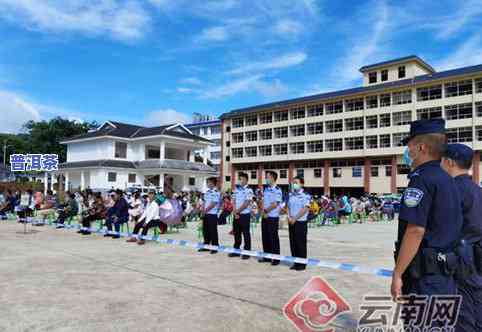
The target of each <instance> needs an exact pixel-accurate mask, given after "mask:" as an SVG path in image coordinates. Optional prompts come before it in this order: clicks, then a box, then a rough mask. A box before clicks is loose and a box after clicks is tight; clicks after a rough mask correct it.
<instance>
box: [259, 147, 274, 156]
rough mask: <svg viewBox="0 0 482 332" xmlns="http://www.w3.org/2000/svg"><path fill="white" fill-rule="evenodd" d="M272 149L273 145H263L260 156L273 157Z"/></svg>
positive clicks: (260, 148)
mask: <svg viewBox="0 0 482 332" xmlns="http://www.w3.org/2000/svg"><path fill="white" fill-rule="evenodd" d="M271 153H272V147H271V145H261V146H260V147H259V155H260V156H271Z"/></svg>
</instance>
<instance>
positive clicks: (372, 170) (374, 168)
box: [370, 166, 378, 177]
mask: <svg viewBox="0 0 482 332" xmlns="http://www.w3.org/2000/svg"><path fill="white" fill-rule="evenodd" d="M370 176H373V177H378V166H372V167H371V168H370Z"/></svg>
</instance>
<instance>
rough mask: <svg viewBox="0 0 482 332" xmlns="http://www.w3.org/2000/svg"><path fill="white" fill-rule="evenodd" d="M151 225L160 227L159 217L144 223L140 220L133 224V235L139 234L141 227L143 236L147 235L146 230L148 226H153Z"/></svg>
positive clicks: (147, 230)
mask: <svg viewBox="0 0 482 332" xmlns="http://www.w3.org/2000/svg"><path fill="white" fill-rule="evenodd" d="M153 227H159V228H160V227H161V221H160V220H159V219H155V220H151V221H149V222H148V223H147V225H146V224H144V221H141V222H138V223H137V224H136V225H135V226H134V231H133V232H132V234H134V235H137V234H139V231H140V230H141V228H142V233H141V234H142V235H143V236H146V235H147V232H149V229H150V228H153Z"/></svg>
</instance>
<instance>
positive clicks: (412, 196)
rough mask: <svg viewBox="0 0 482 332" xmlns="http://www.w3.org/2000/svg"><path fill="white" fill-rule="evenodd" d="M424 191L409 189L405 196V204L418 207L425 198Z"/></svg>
mask: <svg viewBox="0 0 482 332" xmlns="http://www.w3.org/2000/svg"><path fill="white" fill-rule="evenodd" d="M423 195H424V193H423V191H422V190H420V189H418V188H407V189H406V190H405V193H404V194H403V202H404V203H405V205H406V206H408V207H416V206H417V205H418V204H419V203H420V201H421V200H422V198H423Z"/></svg>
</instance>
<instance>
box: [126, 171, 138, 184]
mask: <svg viewBox="0 0 482 332" xmlns="http://www.w3.org/2000/svg"><path fill="white" fill-rule="evenodd" d="M127 182H129V183H136V174H133V173H129V175H128V176H127Z"/></svg>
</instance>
